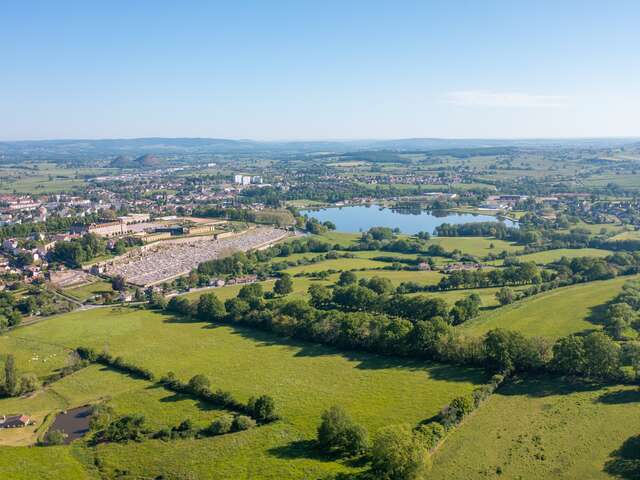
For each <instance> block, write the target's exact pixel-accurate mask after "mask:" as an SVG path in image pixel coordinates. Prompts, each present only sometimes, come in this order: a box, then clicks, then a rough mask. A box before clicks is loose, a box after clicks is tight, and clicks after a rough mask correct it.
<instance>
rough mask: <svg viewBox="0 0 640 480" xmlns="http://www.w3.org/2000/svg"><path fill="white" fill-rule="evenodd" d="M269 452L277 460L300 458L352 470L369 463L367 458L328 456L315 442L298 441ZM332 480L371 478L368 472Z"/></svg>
mask: <svg viewBox="0 0 640 480" xmlns="http://www.w3.org/2000/svg"><path fill="white" fill-rule="evenodd" d="M267 452H268V453H269V454H271V455H273V456H274V457H276V458H280V459H283V460H294V459H299V458H304V459H309V460H316V461H319V462H326V463H334V462H340V463H342V464H343V465H345V466H348V467H350V468H358V469H363V468H365V467H366V466H367V464H368V463H369V460H368V458H367V457H366V456H364V455H361V456H358V457H351V458H346V459H345V458H343V457H341V456H340V455H338V454H327V453H325V452H322V451H321V450H319V449H318V448H317V447H316V442H315V441H314V440H296V441H293V442H291V443H289V444H287V445H281V446H279V447H273V448H270V449H269V450H267ZM330 478H331V480H364V479H369V478H371V477H370V476H369V474H368V473H367V472H357V473H340V474H337V475H336V476H332V477H330Z"/></svg>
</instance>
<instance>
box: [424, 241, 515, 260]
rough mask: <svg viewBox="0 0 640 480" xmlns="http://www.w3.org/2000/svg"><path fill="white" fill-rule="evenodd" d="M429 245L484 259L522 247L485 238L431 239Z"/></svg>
mask: <svg viewBox="0 0 640 480" xmlns="http://www.w3.org/2000/svg"><path fill="white" fill-rule="evenodd" d="M431 243H434V244H437V245H441V246H442V247H443V248H444V249H446V250H448V251H452V250H461V251H462V252H463V253H468V254H469V255H473V256H476V257H485V256H487V255H489V254H490V253H493V254H495V255H498V254H499V253H501V252H503V251H504V252H509V253H513V252H518V251H521V250H522V248H523V247H521V246H520V245H516V244H513V243H510V242H506V241H504V240H497V239H495V238H485V237H433V238H432V239H431Z"/></svg>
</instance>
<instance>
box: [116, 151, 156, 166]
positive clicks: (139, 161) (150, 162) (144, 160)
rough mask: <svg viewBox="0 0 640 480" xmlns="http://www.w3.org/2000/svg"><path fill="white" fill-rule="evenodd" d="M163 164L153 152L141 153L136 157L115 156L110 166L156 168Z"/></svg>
mask: <svg viewBox="0 0 640 480" xmlns="http://www.w3.org/2000/svg"><path fill="white" fill-rule="evenodd" d="M161 165H162V161H161V160H160V159H159V158H158V157H156V156H155V155H153V154H151V153H147V154H145V155H141V156H139V157H137V158H135V159H133V158H131V157H127V156H125V155H119V156H117V157H116V158H114V159H113V160H112V161H111V163H110V164H109V166H111V167H114V168H155V167H159V166H161Z"/></svg>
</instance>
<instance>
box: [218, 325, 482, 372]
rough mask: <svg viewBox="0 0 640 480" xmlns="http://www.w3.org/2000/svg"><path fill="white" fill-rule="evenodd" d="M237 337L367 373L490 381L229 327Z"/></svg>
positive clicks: (429, 364)
mask: <svg viewBox="0 0 640 480" xmlns="http://www.w3.org/2000/svg"><path fill="white" fill-rule="evenodd" d="M228 326H229V327H230V328H231V329H232V330H233V334H234V335H238V336H241V337H243V338H247V339H249V340H252V341H253V342H257V345H258V346H260V347H272V346H280V347H288V348H290V349H291V350H292V352H293V356H294V357H322V356H333V355H340V356H342V357H344V358H346V359H348V360H350V361H352V362H357V365H356V368H358V369H364V370H382V369H402V370H409V371H416V372H419V371H423V372H425V373H426V374H427V375H429V377H430V378H432V379H434V380H447V381H450V382H474V383H475V382H482V381H484V380H486V378H485V374H484V373H483V372H482V370H481V369H478V368H472V367H459V366H451V365H447V364H441V363H435V362H430V361H427V360H416V359H412V358H406V357H397V356H387V355H382V354H377V353H368V352H362V351H356V350H346V349H338V348H335V347H332V346H328V345H323V344H321V343H313V342H305V341H302V340H296V339H292V338H288V337H282V336H279V335H276V334H274V333H271V332H265V331H262V330H258V329H254V328H249V327H244V326H239V325H228Z"/></svg>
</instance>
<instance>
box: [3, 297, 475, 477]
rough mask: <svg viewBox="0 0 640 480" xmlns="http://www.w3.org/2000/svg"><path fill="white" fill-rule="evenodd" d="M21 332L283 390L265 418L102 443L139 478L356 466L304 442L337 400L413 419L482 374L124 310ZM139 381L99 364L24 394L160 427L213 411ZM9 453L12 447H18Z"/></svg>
mask: <svg viewBox="0 0 640 480" xmlns="http://www.w3.org/2000/svg"><path fill="white" fill-rule="evenodd" d="M18 336H19V337H20V338H21V342H16V341H15V340H13V343H12V345H13V346H12V349H11V351H12V352H13V353H17V351H19V350H23V349H25V348H27V347H28V351H31V350H37V349H36V347H35V346H36V345H42V346H43V347H42V348H47V349H50V348H52V347H51V345H55V346H57V348H60V349H62V348H63V347H75V346H78V345H88V346H92V347H94V348H97V349H103V348H107V349H108V350H109V352H110V353H112V354H113V355H122V356H123V357H124V358H126V359H128V360H130V361H132V362H134V363H136V364H139V365H142V366H145V367H147V368H150V369H151V370H152V371H153V372H154V373H156V374H163V373H165V372H167V371H169V370H172V371H174V372H176V374H177V375H178V377H179V378H182V379H185V380H186V379H188V378H189V377H191V376H192V375H194V374H197V373H204V374H206V375H207V376H208V377H209V378H210V379H211V382H212V386H213V387H214V388H218V387H220V388H223V389H226V390H229V391H231V392H233V393H234V395H236V396H237V397H238V398H239V399H240V400H242V401H246V400H247V399H248V398H249V397H250V396H251V395H255V394H261V393H268V394H270V395H272V396H273V397H274V398H275V400H276V403H277V405H278V407H279V411H280V413H281V415H282V416H283V420H282V421H280V422H278V423H276V424H273V425H269V426H266V427H260V428H257V429H255V430H251V431H248V432H241V433H237V434H233V435H228V436H225V437H218V438H209V439H203V440H184V441H175V442H169V443H163V442H161V441H151V440H150V441H145V442H143V443H141V444H129V445H105V446H101V447H100V448H99V455H100V457H101V459H103V460H104V462H105V465H106V466H107V467H106V468H107V469H115V468H121V469H126V470H129V471H131V472H132V474H133V475H142V474H145V475H147V474H153V475H159V474H162V473H164V474H165V475H169V474H171V475H174V476H176V477H177V476H179V475H181V474H182V475H188V474H189V475H195V476H194V477H192V478H205V479H206V478H212V479H213V478H215V479H218V478H273V479H275V478H285V479H286V478H310V477H311V478H317V477H319V476H321V475H322V474H323V472H325V473H326V472H331V471H340V470H350V469H352V468H353V467H350V466H349V465H348V464H346V463H336V462H330V461H327V460H326V459H322V458H319V457H317V455H316V454H315V453H314V451H313V450H312V448H311V445H310V443H309V441H308V440H309V439H311V438H312V437H313V435H314V432H315V428H316V426H317V423H318V418H319V415H320V413H321V412H322V410H323V409H325V408H327V407H328V406H330V405H332V404H340V405H342V406H344V407H345V408H346V409H347V410H348V411H349V412H350V413H351V414H352V415H353V417H354V418H355V419H356V420H357V421H359V422H361V423H363V424H364V425H365V426H366V427H367V428H368V429H370V430H371V431H375V430H376V429H377V428H380V427H381V426H383V425H387V424H389V423H397V422H409V423H416V422H418V421H420V420H422V419H424V418H428V417H430V416H431V415H433V414H435V413H436V412H437V411H438V410H439V409H440V407H441V406H442V405H444V404H445V403H447V401H448V400H450V399H451V398H452V397H454V396H456V395H459V394H462V393H465V392H469V391H470V390H471V389H472V388H473V385H474V384H476V383H478V382H482V381H484V378H485V377H484V375H483V374H482V373H481V372H479V371H478V370H474V369H469V368H460V367H452V366H444V365H436V364H429V363H425V362H418V361H409V360H406V359H393V358H385V357H379V356H374V355H368V354H362V353H346V354H345V353H339V352H337V351H335V350H333V349H330V348H327V347H324V346H319V345H314V344H307V343H301V342H293V341H285V340H283V339H281V338H277V337H275V336H273V335H270V334H266V333H261V332H257V331H252V330H247V329H235V328H231V327H222V326H220V327H212V326H210V325H208V324H204V323H199V322H185V321H184V320H183V319H177V318H174V317H172V316H168V315H164V314H159V313H155V312H151V311H145V310H131V309H127V308H114V309H99V310H92V311H90V312H77V313H71V314H68V315H64V316H60V317H56V318H52V319H50V320H48V321H46V322H41V323H38V324H34V325H31V326H29V327H25V328H21V329H18V330H15V331H13V332H11V333H10V334H8V337H9V338H13V337H18ZM26 342H28V343H26ZM24 345H27V347H25V346H24ZM18 366H19V367H21V365H20V362H19V364H18ZM140 382H141V381H139V380H132V379H130V378H128V377H125V376H122V375H121V374H118V373H115V372H111V371H101V368H99V367H91V369H87V370H83V371H80V372H77V373H76V374H73V375H72V376H70V377H67V378H65V379H64V380H62V381H61V382H59V384H55V388H53V389H51V392H49V391H47V392H45V393H43V394H40V395H37V396H36V397H34V399H33V402H34V403H33V405H27V404H24V403H21V408H23V409H25V408H27V407H29V408H33V409H34V410H35V409H40V410H41V411H42V410H45V409H46V408H49V407H53V408H59V407H60V403H56V402H57V401H58V400H54V399H53V398H50V397H53V396H55V397H56V398H57V397H63V398H64V399H66V404H65V406H73V404H74V403H80V404H82V403H86V402H88V401H93V400H95V399H97V398H101V397H104V396H111V397H112V402H113V404H114V405H115V406H116V408H118V410H120V411H122V412H128V411H131V410H134V411H140V412H141V413H144V414H145V415H147V416H148V417H149V418H150V421H151V422H152V424H154V425H160V424H162V423H165V422H166V423H171V422H177V421H178V420H179V419H181V418H184V417H194V419H195V420H198V421H199V422H202V423H205V422H206V421H209V420H210V419H211V415H212V412H211V411H209V410H208V408H205V407H204V406H202V405H199V404H198V403H195V404H194V403H193V402H191V401H190V400H188V399H185V401H184V402H183V404H180V402H177V401H174V400H170V401H166V400H164V399H165V397H171V396H172V394H168V393H167V392H164V390H163V389H157V390H156V389H151V390H150V389H149V388H148V386H144V385H142V384H141V383H140ZM105 391H112V393H105ZM54 393H57V395H54ZM408 398H410V399H411V401H407V399H408ZM11 401H16V400H11ZM165 402H166V403H165ZM67 404H68V405H67ZM5 408H10V406H9V405H6V406H5ZM11 408H16V406H15V405H13V406H11ZM203 408H204V410H203V412H200V411H199V410H200V409H203ZM213 414H215V413H213ZM5 448H9V447H5ZM0 451H2V452H4V449H2V450H0ZM24 451H25V452H26V453H27V452H28V450H24ZM26 453H25V454H26ZM12 454H13V455H12V456H15V455H16V453H15V451H12ZM5 458H7V456H6V455H0V472H2V471H3V468H7V465H6V464H5V460H4V459H5ZM44 461H45V460H43V462H44ZM69 468H70V466H69ZM153 475H152V476H153ZM16 478H20V477H19V476H18V477H16ZM25 478H27V477H25ZM52 478H55V477H52ZM60 478H64V477H60ZM187 478H188V477H187Z"/></svg>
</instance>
